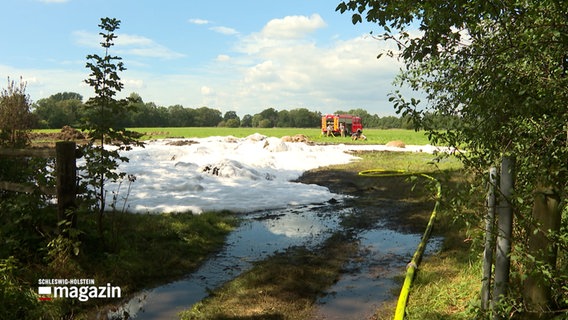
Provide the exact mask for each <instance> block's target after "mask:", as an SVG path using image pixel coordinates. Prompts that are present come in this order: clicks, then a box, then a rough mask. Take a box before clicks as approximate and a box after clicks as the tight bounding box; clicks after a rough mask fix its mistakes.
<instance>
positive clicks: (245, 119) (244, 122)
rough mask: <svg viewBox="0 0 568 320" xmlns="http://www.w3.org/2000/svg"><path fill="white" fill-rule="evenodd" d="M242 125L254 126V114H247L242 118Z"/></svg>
mask: <svg viewBox="0 0 568 320" xmlns="http://www.w3.org/2000/svg"><path fill="white" fill-rule="evenodd" d="M241 127H247V128H249V127H252V116H251V115H250V114H245V115H244V116H243V119H242V120H241Z"/></svg>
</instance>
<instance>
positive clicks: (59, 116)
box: [33, 92, 83, 129]
mask: <svg viewBox="0 0 568 320" xmlns="http://www.w3.org/2000/svg"><path fill="white" fill-rule="evenodd" d="M82 101H83V97H82V96H81V95H80V94H78V93H73V92H63V93H57V94H54V95H52V96H50V97H49V98H46V99H40V100H38V101H37V102H36V103H35V104H34V111H33V113H34V115H35V116H36V117H37V118H38V119H39V121H40V125H41V126H42V127H45V128H50V129H56V128H62V127H63V126H65V125H69V126H75V125H76V124H77V122H78V121H79V118H80V112H81V110H82V108H83V102H82Z"/></svg>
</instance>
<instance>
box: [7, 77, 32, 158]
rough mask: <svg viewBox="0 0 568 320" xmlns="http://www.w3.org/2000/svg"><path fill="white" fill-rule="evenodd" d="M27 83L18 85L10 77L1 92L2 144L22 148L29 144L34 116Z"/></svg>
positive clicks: (21, 81) (22, 82) (21, 82)
mask: <svg viewBox="0 0 568 320" xmlns="http://www.w3.org/2000/svg"><path fill="white" fill-rule="evenodd" d="M30 106H31V103H30V97H29V95H28V94H26V83H25V82H24V81H23V80H22V79H20V83H19V84H18V85H16V83H15V82H14V81H10V78H8V87H7V88H5V89H2V91H1V92H0V146H1V145H5V146H8V147H12V148H21V147H24V146H26V145H27V144H28V142H29V140H28V132H29V131H30V130H31V124H32V116H31V110H30Z"/></svg>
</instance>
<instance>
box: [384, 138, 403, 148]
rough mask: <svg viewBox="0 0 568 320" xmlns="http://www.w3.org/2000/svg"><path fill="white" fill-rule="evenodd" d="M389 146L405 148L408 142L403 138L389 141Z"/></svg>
mask: <svg viewBox="0 0 568 320" xmlns="http://www.w3.org/2000/svg"><path fill="white" fill-rule="evenodd" d="M387 147H396V148H405V147H406V144H405V143H404V142H403V141H401V140H394V141H389V142H387Z"/></svg>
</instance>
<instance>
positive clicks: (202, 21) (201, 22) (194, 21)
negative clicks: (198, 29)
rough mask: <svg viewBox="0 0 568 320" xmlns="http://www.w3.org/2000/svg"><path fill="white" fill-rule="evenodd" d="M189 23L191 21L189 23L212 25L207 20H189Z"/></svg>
mask: <svg viewBox="0 0 568 320" xmlns="http://www.w3.org/2000/svg"><path fill="white" fill-rule="evenodd" d="M188 21H189V23H192V24H209V23H210V22H209V20H205V19H189V20H188Z"/></svg>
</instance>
